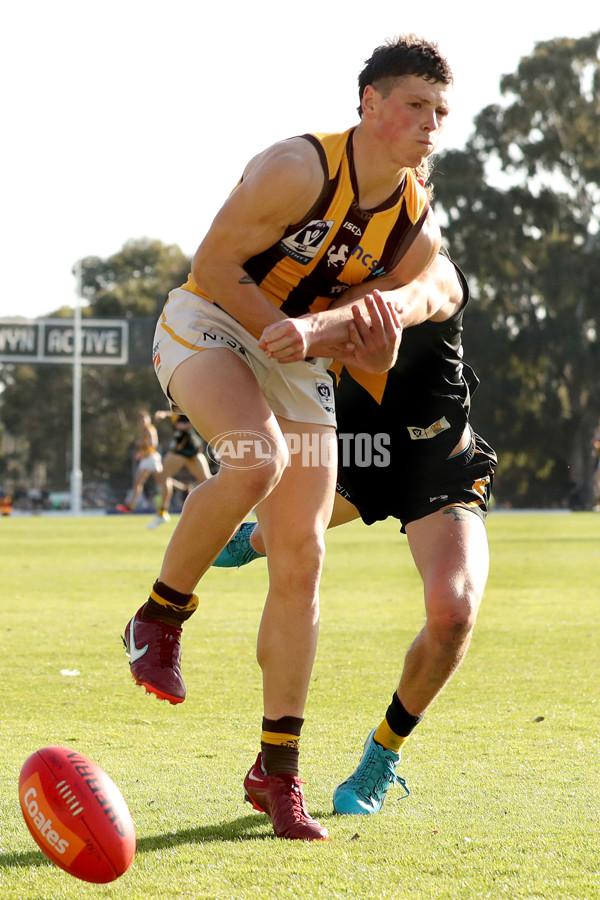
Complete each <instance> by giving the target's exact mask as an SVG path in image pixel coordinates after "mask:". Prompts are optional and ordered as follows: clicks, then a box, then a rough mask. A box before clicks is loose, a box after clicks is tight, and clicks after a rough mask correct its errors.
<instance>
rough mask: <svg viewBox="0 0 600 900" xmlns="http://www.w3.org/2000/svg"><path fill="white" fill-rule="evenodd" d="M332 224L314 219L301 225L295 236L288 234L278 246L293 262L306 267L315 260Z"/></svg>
mask: <svg viewBox="0 0 600 900" xmlns="http://www.w3.org/2000/svg"><path fill="white" fill-rule="evenodd" d="M333 225H334V222H324V221H323V220H322V219H314V220H313V221H312V222H309V223H308V225H303V226H302V228H301V229H300V231H297V232H296V234H290V235H288V236H287V237H285V238H283V239H282V240H281V241H280V242H279V246H280V247H281V249H282V250H283V252H284V253H286V254H287V256H289V257H290V258H291V259H293V260H294V262H297V263H300V264H301V265H303V266H307V265H308V263H309V262H311V260H313V259H314V258H315V256H316V255H317V253H318V252H319V250H320V249H321V247H322V246H323V242H324V241H325V238H326V237H327V235H328V234H329V232H330V231H331V229H332V228H333Z"/></svg>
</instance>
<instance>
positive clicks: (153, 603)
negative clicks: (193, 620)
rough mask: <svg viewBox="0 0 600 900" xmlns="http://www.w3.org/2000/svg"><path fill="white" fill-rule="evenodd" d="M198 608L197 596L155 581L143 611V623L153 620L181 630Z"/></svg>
mask: <svg viewBox="0 0 600 900" xmlns="http://www.w3.org/2000/svg"><path fill="white" fill-rule="evenodd" d="M197 606H198V598H197V596H196V595H195V594H182V593H181V592H180V591H176V590H175V589H174V588H170V587H169V586H168V585H166V584H164V582H162V581H155V582H154V586H153V588H152V590H151V592H150V596H149V598H148V602H147V603H146V604H145V606H144V608H143V609H142V615H141V618H142V622H147V621H148V620H149V619H153V620H158V621H159V622H165V623H166V624H167V625H172V626H173V627H174V628H181V626H182V625H183V623H184V622H185V621H186V619H189V617H190V616H191V615H192V613H194V612H195V611H196V608H197Z"/></svg>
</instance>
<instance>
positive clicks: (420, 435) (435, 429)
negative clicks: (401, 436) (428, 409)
mask: <svg viewBox="0 0 600 900" xmlns="http://www.w3.org/2000/svg"><path fill="white" fill-rule="evenodd" d="M450 427H451V426H450V422H449V421H448V419H447V418H446V416H443V417H442V418H441V419H438V420H437V422H434V423H433V424H432V425H429V427H428V428H422V427H421V426H420V425H408V426H407V430H408V433H409V435H410V439H411V441H426V440H429V438H434V437H437V436H438V434H441V433H442V431H447V430H448V429H449V428H450Z"/></svg>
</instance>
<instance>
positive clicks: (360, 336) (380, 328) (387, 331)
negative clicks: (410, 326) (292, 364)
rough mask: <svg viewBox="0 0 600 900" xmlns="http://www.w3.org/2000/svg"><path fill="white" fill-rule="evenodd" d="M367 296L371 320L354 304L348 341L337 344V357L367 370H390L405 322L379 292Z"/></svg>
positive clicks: (366, 302) (348, 363)
mask: <svg viewBox="0 0 600 900" xmlns="http://www.w3.org/2000/svg"><path fill="white" fill-rule="evenodd" d="M364 299H365V306H366V310H367V313H368V315H369V319H370V321H369V322H367V320H366V319H365V318H364V316H363V315H362V313H361V311H360V309H359V307H358V306H353V307H352V317H353V319H352V322H350V323H349V324H348V340H349V344H342V345H340V346H339V347H337V348H336V351H337V352H336V354H335V358H336V359H338V360H339V361H340V362H343V363H346V364H347V365H353V366H356V367H357V368H359V369H363V370H364V371H365V372H376V373H378V372H387V371H388V369H391V368H392V366H393V365H394V363H395V362H396V358H397V356H398V350H399V349H400V343H401V341H402V323H401V322H400V319H399V318H398V315H397V312H396V310H395V309H394V306H393V305H392V304H390V303H388V302H387V301H386V300H384V298H383V297H382V295H381V294H380V292H379V291H373V293H372V294H367V295H366V297H365V298H364ZM350 345H351V346H352V349H351V350H350V349H349V346H350Z"/></svg>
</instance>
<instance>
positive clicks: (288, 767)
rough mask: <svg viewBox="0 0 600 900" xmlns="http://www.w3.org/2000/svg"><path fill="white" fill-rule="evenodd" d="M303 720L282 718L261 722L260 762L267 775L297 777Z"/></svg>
mask: <svg viewBox="0 0 600 900" xmlns="http://www.w3.org/2000/svg"><path fill="white" fill-rule="evenodd" d="M303 725H304V719H298V718H296V716H283V717H282V718H281V719H267V718H263V721H262V735H261V738H260V749H261V760H262V767H263V770H264V771H265V773H266V774H267V775H296V776H297V775H298V757H299V755H300V754H299V750H298V744H299V742H300V732H301V731H302V726H303Z"/></svg>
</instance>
